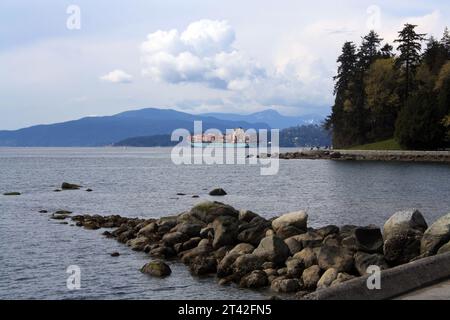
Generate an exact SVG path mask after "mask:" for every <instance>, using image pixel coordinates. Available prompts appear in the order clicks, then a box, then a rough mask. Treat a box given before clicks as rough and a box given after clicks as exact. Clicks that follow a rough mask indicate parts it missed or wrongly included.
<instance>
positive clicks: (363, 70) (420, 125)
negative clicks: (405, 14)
mask: <svg viewBox="0 0 450 320" xmlns="http://www.w3.org/2000/svg"><path fill="white" fill-rule="evenodd" d="M416 28H417V26H416V25H412V24H406V25H405V26H404V28H403V30H401V31H399V32H398V38H397V39H396V40H395V43H394V44H392V45H391V44H388V43H383V39H382V38H381V37H380V36H379V35H378V34H377V33H376V32H374V31H371V32H369V34H368V35H366V36H364V37H363V38H362V43H361V45H360V46H359V47H357V45H356V44H355V43H353V42H346V43H345V44H344V46H343V48H342V54H341V55H340V56H339V58H338V60H337V61H338V65H339V66H338V71H337V75H336V76H335V77H334V80H335V88H334V93H335V102H334V105H333V107H332V114H331V116H329V117H328V118H327V120H326V122H325V127H326V128H327V129H329V130H331V132H332V139H333V146H334V147H335V148H345V147H351V146H355V145H360V144H365V143H371V142H376V141H381V140H386V139H389V138H392V137H394V138H395V140H396V141H397V142H398V143H399V144H400V145H401V146H402V148H405V149H440V148H448V147H449V146H450V34H449V30H448V28H446V29H445V31H444V35H443V36H442V38H441V39H439V40H438V39H436V38H434V37H433V36H428V35H426V34H420V33H418V32H417V31H416ZM394 45H395V49H396V53H395V52H394Z"/></svg>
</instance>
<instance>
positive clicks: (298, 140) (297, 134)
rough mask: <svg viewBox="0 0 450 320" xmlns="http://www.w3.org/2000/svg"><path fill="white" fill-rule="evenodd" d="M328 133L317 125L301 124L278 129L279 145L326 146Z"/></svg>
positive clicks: (328, 139) (328, 137)
mask: <svg viewBox="0 0 450 320" xmlns="http://www.w3.org/2000/svg"><path fill="white" fill-rule="evenodd" d="M330 145H331V137H330V133H329V132H328V131H327V130H325V129H324V128H322V127H321V126H319V125H313V124H311V125H302V126H297V127H291V128H286V129H283V130H281V131H280V147H285V148H288V147H326V146H330Z"/></svg>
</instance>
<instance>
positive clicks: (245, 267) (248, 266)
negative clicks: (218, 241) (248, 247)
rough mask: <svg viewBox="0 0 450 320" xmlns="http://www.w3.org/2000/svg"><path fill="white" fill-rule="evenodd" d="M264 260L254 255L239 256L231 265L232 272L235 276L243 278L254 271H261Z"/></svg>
mask: <svg viewBox="0 0 450 320" xmlns="http://www.w3.org/2000/svg"><path fill="white" fill-rule="evenodd" d="M263 263H264V260H263V259H262V258H261V257H260V256H257V255H254V254H244V255H242V256H239V257H238V258H237V259H236V261H234V263H233V272H234V273H235V274H236V275H240V276H244V275H246V274H248V273H250V272H252V271H254V270H261V269H262V265H263Z"/></svg>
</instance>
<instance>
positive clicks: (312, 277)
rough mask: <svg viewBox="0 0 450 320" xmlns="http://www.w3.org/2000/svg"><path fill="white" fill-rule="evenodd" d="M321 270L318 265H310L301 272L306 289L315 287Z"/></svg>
mask: <svg viewBox="0 0 450 320" xmlns="http://www.w3.org/2000/svg"><path fill="white" fill-rule="evenodd" d="M321 274H322V271H321V270H320V267H319V266H318V265H314V266H311V267H309V268H307V269H305V271H303V274H302V280H303V285H304V287H305V288H306V289H308V290H312V289H315V288H316V287H317V283H318V282H319V280H320V277H321Z"/></svg>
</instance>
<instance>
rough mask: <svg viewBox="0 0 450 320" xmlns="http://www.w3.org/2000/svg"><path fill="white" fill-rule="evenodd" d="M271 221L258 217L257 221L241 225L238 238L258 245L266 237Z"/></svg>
mask: <svg viewBox="0 0 450 320" xmlns="http://www.w3.org/2000/svg"><path fill="white" fill-rule="evenodd" d="M269 225H270V223H269V222H268V221H265V220H264V219H257V220H256V221H253V222H250V223H248V224H245V225H242V226H240V227H239V234H238V237H237V238H238V240H239V241H241V242H246V243H250V244H252V245H254V246H258V245H259V243H260V242H261V240H262V239H263V238H264V237H265V235H266V231H267V229H268V227H269Z"/></svg>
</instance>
